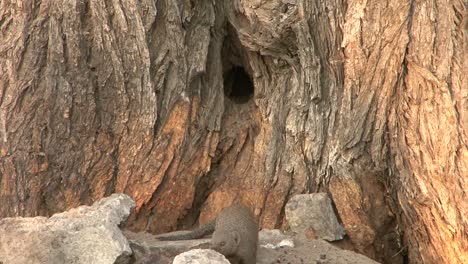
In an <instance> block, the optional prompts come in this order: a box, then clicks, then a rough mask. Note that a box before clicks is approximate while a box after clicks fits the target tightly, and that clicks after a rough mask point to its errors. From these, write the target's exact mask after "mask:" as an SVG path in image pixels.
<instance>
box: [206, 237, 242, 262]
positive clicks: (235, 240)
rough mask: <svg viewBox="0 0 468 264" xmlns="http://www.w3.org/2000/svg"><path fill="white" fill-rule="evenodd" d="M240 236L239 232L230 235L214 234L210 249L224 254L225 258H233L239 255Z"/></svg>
mask: <svg viewBox="0 0 468 264" xmlns="http://www.w3.org/2000/svg"><path fill="white" fill-rule="evenodd" d="M239 243H240V236H239V234H238V233H237V232H235V231H233V232H230V233H221V232H219V233H217V232H215V233H213V237H212V238H211V245H210V248H211V249H213V250H215V251H217V252H219V253H221V254H223V255H224V256H231V255H235V254H236V253H237V249H238V248H239Z"/></svg>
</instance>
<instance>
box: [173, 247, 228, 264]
mask: <svg viewBox="0 0 468 264" xmlns="http://www.w3.org/2000/svg"><path fill="white" fill-rule="evenodd" d="M172 263H173V264H189V263H190V264H229V261H228V260H227V259H226V258H225V257H224V256H223V255H221V254H220V253H218V252H216V251H214V250H211V249H192V250H190V251H187V252H184V253H181V254H179V255H177V256H176V257H175V258H174V262H172Z"/></svg>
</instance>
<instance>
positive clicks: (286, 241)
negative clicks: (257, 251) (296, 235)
mask: <svg viewBox="0 0 468 264" xmlns="http://www.w3.org/2000/svg"><path fill="white" fill-rule="evenodd" d="M258 240H259V244H260V246H261V247H265V248H280V247H294V241H293V240H292V238H290V237H289V236H287V235H285V234H283V232H282V231H281V230H279V229H262V230H261V231H260V232H259V234H258Z"/></svg>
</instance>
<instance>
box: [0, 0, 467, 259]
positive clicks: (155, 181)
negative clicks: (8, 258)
mask: <svg viewBox="0 0 468 264" xmlns="http://www.w3.org/2000/svg"><path fill="white" fill-rule="evenodd" d="M467 5H468V4H467V2H466V1H464V0H435V1H424V0H423V1H397V0H367V1H359V0H357V1H346V0H330V1H305V0H300V1H294V0H281V1H280V0H272V1H254V0H233V1H213V0H200V1H189V0H177V1H174V0H140V1H135V0H120V1H111V0H93V1H86V0H81V1H73V0H68V1H37V0H29V1H21V0H19V1H12V0H0V139H1V140H0V176H1V177H0V199H1V201H0V205H1V206H0V216H1V217H6V216H18V215H21V216H35V215H50V214H52V213H55V212H59V211H63V210H66V209H67V208H70V207H75V206H77V205H78V204H90V203H91V202H93V201H95V200H97V199H99V198H101V197H103V196H106V195H109V194H110V193H113V192H125V193H127V194H129V195H131V196H132V197H133V198H134V199H135V200H136V202H137V209H136V211H135V212H134V213H133V214H132V216H131V218H130V219H129V221H128V224H127V227H128V228H131V229H134V230H147V231H150V232H153V233H159V232H163V231H168V230H173V229H175V228H188V227H190V226H192V225H194V224H195V223H196V222H197V221H200V222H204V221H206V220H208V219H209V218H212V217H213V216H214V215H215V214H216V213H217V212H218V211H219V210H220V209H221V208H222V207H223V206H226V205H227V204H229V203H230V202H231V201H233V200H235V199H242V200H244V201H245V202H247V203H248V204H250V205H251V206H252V207H253V208H254V209H255V214H256V216H257V217H258V220H259V222H260V224H261V226H262V227H264V228H275V227H285V225H286V223H285V221H284V214H283V213H284V205H285V203H286V202H287V200H288V199H289V198H290V197H291V196H292V195H294V194H299V193H309V192H328V193H330V194H331V196H332V198H333V200H334V203H335V206H336V209H337V212H338V214H339V216H340V219H341V221H342V223H343V225H344V226H345V228H346V230H347V233H348V235H349V241H348V242H349V243H348V242H346V243H348V245H343V246H352V247H353V248H354V249H355V250H357V251H359V252H362V253H365V254H367V255H369V256H371V257H374V258H375V259H377V260H379V261H383V262H385V263H402V262H403V261H405V258H406V259H407V260H409V262H410V263H468V235H467V230H468V197H467V192H466V190H468V180H467V175H468V144H467V142H468V130H467V128H468V114H467V110H468V85H467V82H468V81H467V78H466V76H465V75H466V72H467V71H468V67H467V61H468V55H467V52H466V50H467V47H468V45H467V25H468V23H467V22H466V21H467V20H468V18H467V11H466V7H467Z"/></svg>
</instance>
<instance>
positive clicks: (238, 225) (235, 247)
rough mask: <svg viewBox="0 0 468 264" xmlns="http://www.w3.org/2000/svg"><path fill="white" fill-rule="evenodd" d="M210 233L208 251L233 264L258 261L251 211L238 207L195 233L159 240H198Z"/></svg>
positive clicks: (160, 238)
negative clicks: (211, 234)
mask: <svg viewBox="0 0 468 264" xmlns="http://www.w3.org/2000/svg"><path fill="white" fill-rule="evenodd" d="M210 232H213V236H212V238H211V243H210V248H211V249H213V250H215V251H217V252H219V253H221V254H223V255H224V256H226V258H227V259H228V260H229V261H230V262H231V263H232V264H255V263H256V259H257V244H258V228H257V223H256V222H255V217H254V215H253V213H252V211H251V210H250V209H249V208H248V207H246V206H245V205H243V204H241V203H235V204H234V205H232V206H230V207H227V208H225V209H223V210H222V211H221V213H220V214H219V215H218V217H216V219H215V220H214V221H211V222H209V223H208V224H207V225H204V226H202V227H200V228H197V229H195V230H194V231H192V232H190V233H187V234H181V235H174V236H166V237H158V239H159V240H186V239H195V238H200V237H202V236H204V235H207V234H208V233H210Z"/></svg>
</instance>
